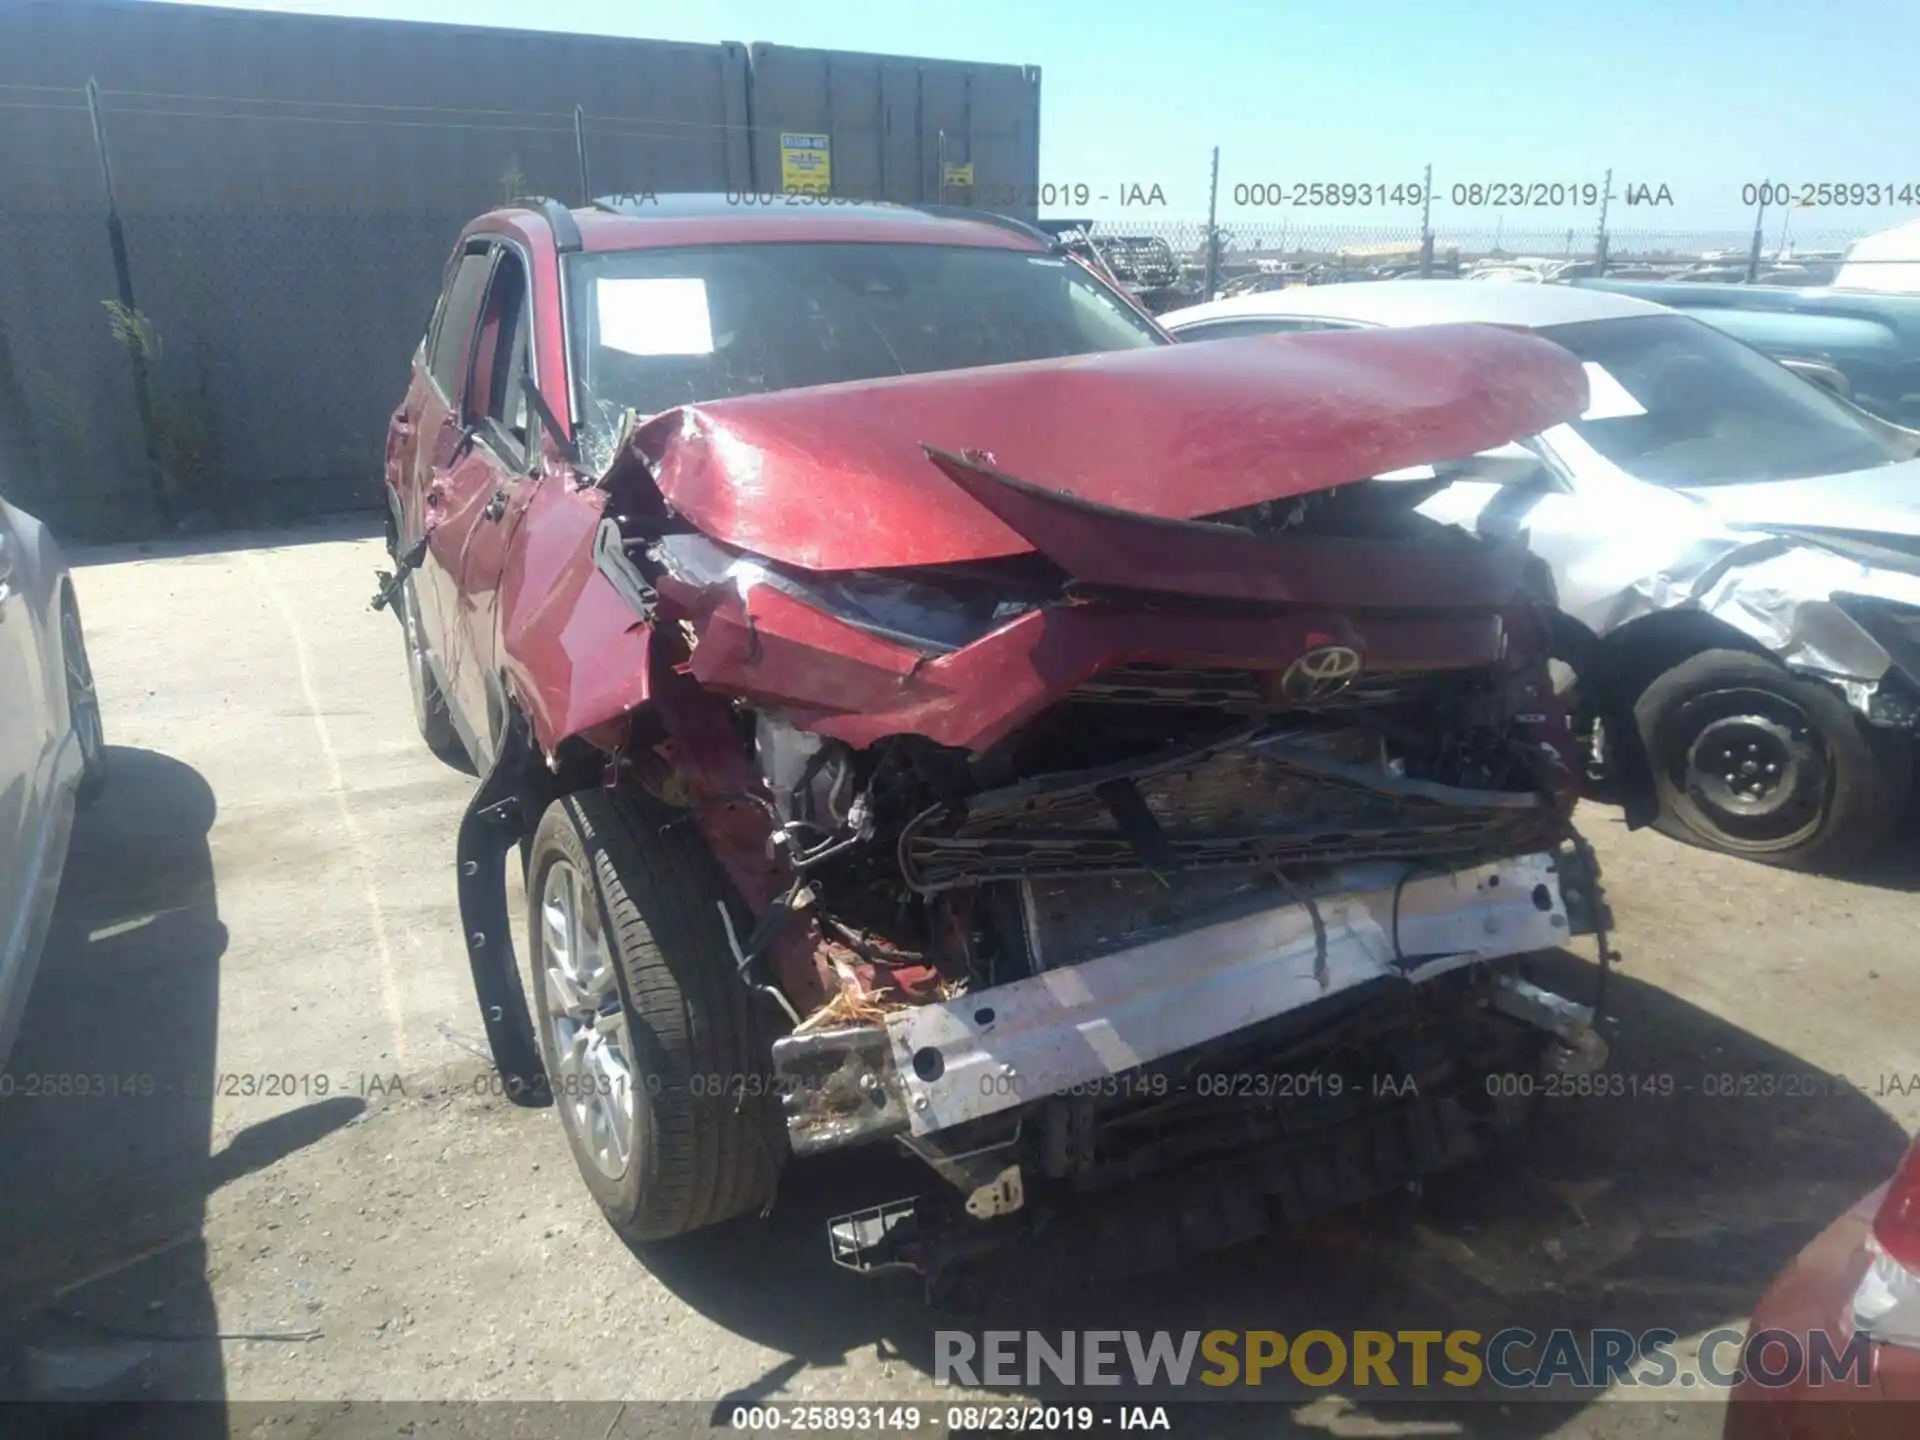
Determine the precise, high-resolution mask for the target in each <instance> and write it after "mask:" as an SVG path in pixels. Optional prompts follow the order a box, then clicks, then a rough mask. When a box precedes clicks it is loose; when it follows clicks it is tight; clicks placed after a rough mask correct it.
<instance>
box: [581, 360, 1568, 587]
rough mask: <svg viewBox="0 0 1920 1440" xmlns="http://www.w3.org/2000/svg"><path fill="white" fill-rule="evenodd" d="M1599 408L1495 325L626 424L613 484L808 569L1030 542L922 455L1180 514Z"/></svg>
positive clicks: (805, 393)
mask: <svg viewBox="0 0 1920 1440" xmlns="http://www.w3.org/2000/svg"><path fill="white" fill-rule="evenodd" d="M1586 401H1587V382H1586V376H1585V375H1584V373H1583V372H1582V371H1581V369H1580V366H1579V363H1578V362H1577V361H1575V360H1574V359H1573V357H1572V356H1570V355H1568V354H1567V353H1566V352H1565V351H1564V350H1562V349H1560V348H1559V347H1558V346H1555V345H1553V344H1551V343H1550V342H1548V341H1545V340H1541V339H1538V338H1536V337H1534V336H1530V335H1523V334H1517V333H1514V332H1512V331H1508V330H1504V329H1501V328H1498V327H1495V326H1486V325H1446V326H1433V327H1429V328H1427V329H1424V330H1420V331H1385V330H1383V331H1374V332H1353V333H1325V334H1313V335H1289V336H1266V337H1259V338H1256V339H1252V340H1247V341H1224V342H1222V343H1220V344H1216V345H1168V346H1158V347H1154V348H1151V349H1145V350H1128V351H1116V352H1112V353H1106V354H1093V355H1075V356H1067V357H1064V358H1061V359H1055V360H1040V361H1030V362H1026V363H1022V364H1014V365H993V366H986V367H983V368H980V369H975V370H963V371H949V372H942V373H938V374H928V375H909V376H902V377H896V378H889V379H884V380H871V381H862V382H858V383H853V384H846V385H828V386H821V387H817V388H812V389H803V390H791V391H781V392H776V393H773V394H766V395H748V396H740V397H737V398H734V399H727V400H716V401H713V402H710V403H705V404H700V405H693V406H686V407H682V408H680V409H677V410H669V411H665V412H663V413H662V414H660V415H657V416H654V417H653V418H652V419H650V420H648V421H647V422H646V423H645V424H643V425H640V426H638V427H637V428H636V429H634V430H633V431H632V432H631V434H630V435H629V436H628V438H627V441H626V443H625V444H624V445H623V447H622V449H621V452H620V454H619V456H618V457H617V458H616V459H615V461H614V463H613V465H612V466H611V467H610V468H609V469H608V471H607V473H606V475H605V476H603V477H602V480H601V484H602V485H603V486H604V487H605V488H607V489H608V490H609V491H610V492H612V493H614V494H616V495H622V494H625V493H627V492H628V491H629V490H631V491H633V492H635V493H638V492H639V491H641V490H646V491H649V492H651V491H654V490H657V492H658V494H659V495H660V496H662V497H664V498H665V500H666V501H667V503H668V504H670V505H671V506H672V507H673V508H674V510H676V511H677V512H678V513H679V514H680V515H682V516H684V517H685V518H686V519H687V520H688V521H690V522H691V523H692V524H693V525H694V526H695V527H697V528H698V529H699V530H701V531H702V532H704V533H705V534H707V535H709V536H711V537H712V538H713V539H715V540H718V541H720V542H722V543H723V544H726V545H730V546H734V547H736V548H738V549H741V550H747V551H751V552H753V553H754V554H757V555H763V556H765V557H767V558H768V559H770V560H774V561H777V562H781V563H784V564H788V565H794V566H799V567H802V568H805V569H808V570H814V571H833V570H875V569H888V568H894V567H899V566H910V565H935V564H957V563H961V562H966V561H975V560H983V559H989V558H992V557H996V556H1004V555H1018V554H1021V553H1023V552H1025V551H1028V550H1030V549H1031V548H1032V544H1031V542H1030V541H1029V540H1028V539H1027V538H1026V537H1025V536H1023V535H1022V534H1021V533H1019V532H1018V531H1017V530H1016V529H1014V528H1013V527H1011V526H1009V525H1008V524H1007V523H1005V522H1004V521H1003V520H1002V519H1000V518H999V517H998V516H996V515H995V514H994V513H993V512H992V511H991V510H989V509H987V508H986V507H984V506H983V505H981V504H980V503H979V502H978V501H977V500H976V499H974V498H972V497H970V496H969V495H968V494H966V493H965V492H964V491H963V490H962V489H960V488H959V487H958V486H956V485H955V484H954V483H953V482H952V481H951V480H950V479H948V478H947V477H946V476H944V475H942V474H941V472H940V471H939V470H938V469H937V468H935V467H934V466H933V465H932V464H930V463H929V462H928V460H927V458H926V455H925V454H924V453H923V450H922V446H924V445H932V446H937V447H939V448H941V449H943V450H947V451H950V452H952V453H955V454H959V453H963V452H968V451H972V452H976V453H978V454H980V455H981V456H982V457H983V459H984V463H987V464H990V465H992V466H994V467H995V468H996V469H1000V470H1003V471H1005V472H1007V473H1009V474H1013V475H1018V476H1021V477H1023V478H1024V479H1027V480H1030V481H1032V482H1034V483H1035V484H1041V485H1048V486H1053V487H1057V488H1058V489H1059V490H1060V491H1062V492H1063V493H1065V494H1067V495H1070V496H1072V497H1074V498H1076V499H1079V500H1084V501H1091V502H1093V503H1095V504H1098V505H1104V506H1109V507H1112V508H1114V509H1117V510H1124V511H1130V512H1132V513H1134V514H1137V515H1141V516H1151V517H1157V518H1160V519H1180V520H1184V519H1191V518H1193V517H1195V516H1200V515H1214V514H1221V513H1224V512H1226V511H1230V510H1235V509H1239V508H1241V507H1244V506H1248V505H1254V504H1258V503H1261V502H1263V501H1269V500H1275V499H1283V498H1287V497H1291V496H1296V495H1302V494H1306V493H1309V492H1312V491H1316V490H1325V489H1329V488H1332V487H1334V486H1337V485H1342V484H1347V483H1350V482H1353V481H1357V480H1361V479H1364V478H1366V477H1367V476H1369V475H1376V474H1379V473H1380V472H1381V471H1385V470H1394V469H1400V468H1404V467H1406V466H1409V465H1416V464H1420V463H1422V462H1431V461H1435V460H1442V459H1449V458H1452V457H1454V456H1458V455H1463V454H1470V453H1472V452H1474V451H1476V450H1481V449H1486V448H1488V447H1490V446H1494V445H1499V444H1501V443H1504V442H1506V441H1509V440H1513V439H1515V438H1517V437H1519V436H1523V435H1528V434H1534V433H1538V432H1539V431H1540V430H1542V429H1545V428H1546V427H1548V426H1550V425H1552V424H1555V423H1557V422H1559V421H1561V420H1564V419H1566V418H1567V417H1568V416H1571V415H1577V414H1579V413H1580V412H1581V410H1582V409H1584V408H1585V406H1586Z"/></svg>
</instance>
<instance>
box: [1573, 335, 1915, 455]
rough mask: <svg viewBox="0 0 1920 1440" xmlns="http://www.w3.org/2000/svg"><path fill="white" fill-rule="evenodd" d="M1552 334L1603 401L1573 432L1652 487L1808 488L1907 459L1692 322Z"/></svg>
mask: <svg viewBox="0 0 1920 1440" xmlns="http://www.w3.org/2000/svg"><path fill="white" fill-rule="evenodd" d="M1540 333H1541V334H1542V335H1544V336H1546V338H1547V339H1549V340H1552V341H1553V342H1554V343H1555V344H1557V345H1561V346H1564V347H1565V348H1566V349H1568V350H1571V351H1572V352H1573V353H1574V354H1575V355H1577V356H1579V357H1580V359H1581V360H1583V361H1584V362H1586V367H1587V381H1588V386H1589V389H1590V391H1591V403H1590V405H1589V407H1588V409H1587V413H1586V414H1585V415H1583V416H1581V418H1580V419H1578V420H1575V421H1573V422H1572V426H1573V429H1574V430H1575V431H1576V432H1577V433H1578V434H1579V435H1580V437H1581V438H1582V439H1584V440H1585V441H1586V442H1587V443H1588V444H1589V445H1591V446H1593V448H1594V449H1595V450H1598V451H1599V452H1600V453H1601V454H1602V455H1604V456H1606V458H1607V459H1609V460H1611V461H1613V463H1614V464H1616V465H1618V466H1619V467H1620V468H1621V469H1623V470H1625V471H1626V472H1627V473H1628V474H1630V475H1634V476H1636V477H1638V478H1639V479H1641V480H1650V481H1653V482H1654V483H1655V484H1660V485H1674V486H1687V485H1738V484H1746V483H1750V482H1754V481H1763V480H1800V479H1805V478H1807V477H1809V476H1813V475H1838V474H1841V473H1843V472H1845V471H1848V470H1867V469H1871V468H1874V467H1876V466H1880V465H1890V464H1892V463H1893V462H1895V461H1896V460H1898V459H1899V458H1900V456H1899V455H1898V454H1896V453H1895V452H1894V450H1893V448H1892V447H1891V446H1890V445H1888V444H1887V443H1886V442H1885V441H1883V440H1882V439H1881V438H1880V437H1879V436H1878V435H1876V434H1875V433H1874V432H1873V431H1872V430H1871V429H1869V428H1868V427H1867V426H1866V425H1865V424H1864V423H1862V422H1861V421H1860V420H1859V419H1858V418H1857V417H1855V415H1854V414H1853V412H1852V411H1850V410H1849V409H1847V407H1846V406H1844V405H1842V404H1840V403H1839V402H1838V401H1837V400H1834V399H1832V398H1830V397H1829V396H1828V395H1827V394H1826V392H1825V391H1823V390H1821V389H1820V388H1819V387H1818V386H1815V385H1812V384H1809V383H1808V382H1807V381H1805V380H1802V379H1801V378H1800V377H1799V376H1797V375H1794V374H1792V373H1791V372H1790V371H1788V370H1785V369H1783V368H1782V367H1781V366H1779V365H1777V364H1775V363H1774V362H1773V361H1771V360H1769V359H1767V357H1766V356H1764V355H1762V354H1760V353H1759V352H1758V351H1755V350H1750V349H1748V348H1747V347H1746V346H1745V345H1742V344H1741V343H1740V342H1739V341H1737V340H1734V339H1732V338H1731V337H1729V336H1727V335H1723V334H1722V333H1721V332H1720V331H1718V330H1715V329H1713V328H1712V327H1710V326H1707V325H1702V324H1701V323H1700V322H1698V321H1697V320H1692V319H1689V318H1688V317H1687V316H1684V315H1647V316H1639V315H1635V316H1631V317H1627V318H1624V319H1618V320H1589V321H1585V322H1583V323H1581V324H1578V325H1553V326H1548V327H1547V328H1545V329H1543V330H1541V332H1540Z"/></svg>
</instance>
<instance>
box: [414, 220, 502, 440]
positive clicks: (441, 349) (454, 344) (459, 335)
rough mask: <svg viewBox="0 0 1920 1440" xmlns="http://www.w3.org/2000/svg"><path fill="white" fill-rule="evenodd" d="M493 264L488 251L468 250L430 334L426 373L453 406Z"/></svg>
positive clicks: (449, 285)
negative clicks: (431, 334) (438, 324)
mask: <svg viewBox="0 0 1920 1440" xmlns="http://www.w3.org/2000/svg"><path fill="white" fill-rule="evenodd" d="M492 264H493V253H492V251H490V250H485V249H481V250H470V251H468V252H467V253H466V254H465V255H463V256H461V257H460V267H459V268H458V269H457V270H455V271H454V272H453V279H452V280H451V281H449V282H448V284H447V298H446V303H445V304H443V305H442V306H441V307H440V328H439V329H438V330H436V331H435V332H434V336H433V344H432V346H431V347H430V351H429V354H428V357H427V370H428V372H429V373H430V374H431V375H432V376H433V383H434V384H436V385H438V386H439V387H440V393H441V394H443V395H445V396H446V397H447V398H448V399H449V400H452V401H453V402H454V403H455V404H456V405H457V404H459V402H460V391H461V387H462V385H463V383H464V382H465V380H466V373H467V355H468V354H469V352H470V351H471V350H472V348H473V323H474V321H475V319H476V318H478V316H479V314H480V296H481V295H482V293H484V292H485V290H486V287H487V271H488V269H489V267H491V266H492Z"/></svg>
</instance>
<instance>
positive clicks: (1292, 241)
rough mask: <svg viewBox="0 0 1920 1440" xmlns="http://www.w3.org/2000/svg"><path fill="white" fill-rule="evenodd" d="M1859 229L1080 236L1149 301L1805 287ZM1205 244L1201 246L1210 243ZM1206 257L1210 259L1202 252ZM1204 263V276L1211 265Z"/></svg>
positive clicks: (1235, 225) (1456, 228) (1436, 227)
mask: <svg viewBox="0 0 1920 1440" xmlns="http://www.w3.org/2000/svg"><path fill="white" fill-rule="evenodd" d="M1859 233H1860V232H1859V231H1858V230H1853V229H1846V230H1839V229H1836V230H1818V231H1811V232H1804V233H1802V234H1800V235H1797V236H1795V237H1794V238H1793V241H1792V243H1790V244H1781V243H1779V242H1767V241H1764V240H1763V242H1762V243H1759V244H1756V243H1755V241H1754V237H1753V233H1752V232H1751V231H1745V232H1743V231H1738V230H1729V229H1721V230H1638V229H1632V230H1610V231H1606V232H1598V231H1594V230H1590V229H1574V228H1567V229H1547V228H1529V229H1510V228H1508V227H1506V226H1505V225H1501V224H1494V225H1466V224H1458V223H1454V222H1451V221H1448V220H1445V219H1440V218H1436V219H1434V220H1433V221H1432V225H1431V229H1425V230H1423V229H1422V227H1421V224H1420V221H1419V220H1418V218H1416V219H1415V220H1413V221H1412V222H1411V223H1407V222H1404V221H1401V222H1394V221H1386V220H1383V221H1380V222H1355V223H1348V224H1337V225H1336V224H1305V225H1302V224H1293V223H1290V222H1288V221H1286V220H1282V219H1268V218H1265V217H1254V218H1248V217H1244V216H1242V217H1231V218H1228V219H1224V220H1219V221H1217V222H1213V223H1211V224H1210V223H1209V222H1208V221H1206V220H1204V219H1195V218H1182V217H1174V218H1166V217H1142V218H1128V219H1125V220H1114V219H1106V220H1092V221H1089V222H1087V224H1086V235H1087V238H1088V240H1089V241H1090V242H1091V244H1092V246H1093V248H1094V249H1095V250H1097V251H1098V252H1099V253H1100V255H1101V256H1102V258H1103V259H1105V260H1106V261H1107V262H1108V264H1109V267H1110V268H1111V269H1112V270H1113V271H1114V273H1115V276H1116V278H1118V279H1120V280H1121V281H1122V282H1123V283H1125V284H1126V285H1127V286H1128V287H1129V288H1130V289H1133V290H1134V291H1135V292H1136V293H1137V294H1139V295H1140V296H1141V298H1142V299H1144V300H1145V301H1146V302H1147V304H1148V306H1149V308H1151V309H1155V310H1166V309H1169V308H1173V307H1176V306H1180V305H1190V304H1195V303H1198V302H1199V301H1200V300H1202V299H1204V298H1206V297H1207V296H1208V295H1209V294H1211V295H1216V296H1232V295H1238V294H1245V293H1249V292H1252V291H1256V290H1268V289H1280V288H1284V287H1286V286H1288V285H1296V284H1326V283H1332V282H1340V281H1355V280H1379V279H1388V278H1392V277H1394V276H1400V275H1429V276H1435V277H1457V276H1473V275H1484V274H1487V273H1489V272H1494V273H1497V274H1499V275H1501V276H1502V277H1503V278H1505V277H1507V276H1513V277H1515V278H1539V279H1576V278H1581V277H1586V276H1596V275H1609V276H1613V277H1615V278H1637V279H1681V278H1684V279H1709V280H1716V281H1748V280H1751V281H1756V282H1759V283H1763V284H1765V283H1773V284H1792V285H1808V284H1820V283H1824V282H1825V281H1827V280H1829V279H1831V278H1832V275H1833V272H1834V270H1835V269H1836V268H1837V265H1838V259H1839V256H1840V255H1841V254H1842V253H1843V252H1844V251H1845V248H1846V246H1847V245H1848V244H1849V243H1850V242H1851V241H1852V240H1853V239H1855V238H1856V237H1857V236H1858V234H1859ZM1210 241H1211V243H1210ZM1210 257H1211V258H1210ZM1210 266H1211V283H1209V268H1210Z"/></svg>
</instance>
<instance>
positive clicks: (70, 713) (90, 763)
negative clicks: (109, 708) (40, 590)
mask: <svg viewBox="0 0 1920 1440" xmlns="http://www.w3.org/2000/svg"><path fill="white" fill-rule="evenodd" d="M60 658H61V665H62V669H63V675H64V678H65V680H66V689H67V723H68V725H70V726H71V727H72V729H73V732H74V734H75V735H77V736H78V737H79V739H80V783H79V784H78V785H77V786H76V787H75V788H74V803H75V804H78V805H91V804H92V803H93V802H94V801H95V800H98V799H99V798H100V792H101V791H102V790H104V789H106V788H107V737H106V728H105V726H104V725H103V724H102V722H101V719H100V693H99V691H98V690H97V689H95V688H94V683H93V665H92V663H91V662H90V661H89V660H88V659H87V634H86V631H85V629H83V628H82V626H81V624H80V606H79V603H78V602H77V601H76V600H75V599H74V598H73V592H72V591H71V590H67V589H62V590H61V592H60Z"/></svg>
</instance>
